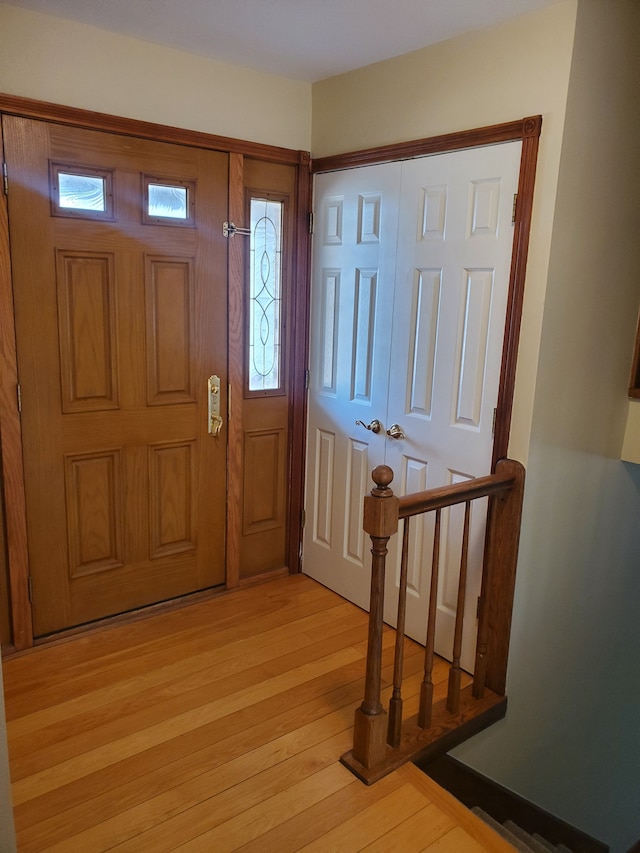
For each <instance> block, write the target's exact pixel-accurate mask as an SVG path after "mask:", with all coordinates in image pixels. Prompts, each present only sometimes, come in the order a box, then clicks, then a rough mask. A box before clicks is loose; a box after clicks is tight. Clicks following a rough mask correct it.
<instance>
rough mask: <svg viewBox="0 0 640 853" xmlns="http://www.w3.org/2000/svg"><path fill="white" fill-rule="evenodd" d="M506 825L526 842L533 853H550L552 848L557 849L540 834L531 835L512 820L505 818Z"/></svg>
mask: <svg viewBox="0 0 640 853" xmlns="http://www.w3.org/2000/svg"><path fill="white" fill-rule="evenodd" d="M504 826H505V828H506V829H508V830H509V832H512V833H513V834H514V835H515V836H516V838H519V839H520V840H521V841H522V842H523V844H526V845H527V846H528V848H529V850H531V853H549V851H550V850H555V847H551V846H550V845H549V844H548V843H547V842H545V841H544V840H543V839H541V838H540V836H538V837H537V838H536V836H535V835H531V834H530V833H529V832H527V831H526V830H525V829H523V828H522V827H521V826H518V824H517V823H514V822H513V821H512V820H505V822H504Z"/></svg>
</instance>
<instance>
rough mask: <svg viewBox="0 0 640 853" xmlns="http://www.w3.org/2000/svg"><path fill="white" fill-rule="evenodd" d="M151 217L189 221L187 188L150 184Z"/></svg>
mask: <svg viewBox="0 0 640 853" xmlns="http://www.w3.org/2000/svg"><path fill="white" fill-rule="evenodd" d="M148 190H149V207H148V211H147V212H148V215H149V216H163V217H167V218H168V219H187V218H188V212H187V203H188V199H187V188H186V187H175V186H165V185H163V184H149V185H148Z"/></svg>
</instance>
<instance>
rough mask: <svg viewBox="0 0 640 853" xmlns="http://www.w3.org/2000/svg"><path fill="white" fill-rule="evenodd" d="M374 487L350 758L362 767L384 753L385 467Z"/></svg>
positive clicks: (393, 506)
mask: <svg viewBox="0 0 640 853" xmlns="http://www.w3.org/2000/svg"><path fill="white" fill-rule="evenodd" d="M372 477H373V480H374V482H375V484H376V488H375V489H372V490H371V494H370V495H367V496H366V497H365V499H364V524H363V527H364V530H365V532H366V533H368V534H369V535H370V536H371V607H370V610H369V642H368V645H367V668H366V676H365V689H364V699H363V700H362V704H361V705H360V707H359V708H358V709H357V710H356V713H355V721H354V730H353V751H352V753H353V757H354V758H355V759H356V761H359V762H360V763H361V764H363V765H364V766H365V767H373V766H374V765H375V764H377V763H379V762H380V761H382V760H383V759H384V757H385V754H386V748H387V747H386V730H387V726H386V717H387V714H386V713H385V711H384V710H383V708H382V704H381V702H380V687H381V681H382V616H383V609H384V575H385V558H386V555H387V542H388V541H389V538H390V537H391V536H392V535H393V534H394V533H396V532H397V530H398V498H396V497H395V495H394V494H393V492H392V491H391V489H390V488H388V486H389V484H390V483H391V481H392V480H393V471H392V470H391V468H389V467H388V466H387V465H379V466H378V467H377V468H375V469H374V470H373V473H372Z"/></svg>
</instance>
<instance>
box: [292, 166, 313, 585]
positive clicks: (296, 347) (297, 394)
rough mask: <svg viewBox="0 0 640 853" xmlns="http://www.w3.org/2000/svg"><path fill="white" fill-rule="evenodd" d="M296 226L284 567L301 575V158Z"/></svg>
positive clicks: (305, 233)
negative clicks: (286, 566) (286, 535)
mask: <svg viewBox="0 0 640 853" xmlns="http://www.w3.org/2000/svg"><path fill="white" fill-rule="evenodd" d="M296 196H297V199H296V205H297V206H296V219H295V221H296V226H295V238H294V239H295V241H296V246H295V256H294V275H293V280H294V285H295V286H294V289H293V294H292V295H293V327H292V328H293V334H292V340H291V347H292V351H291V355H290V359H289V361H290V373H289V386H290V417H289V424H290V427H289V428H290V436H289V438H290V445H289V452H290V454H291V469H290V484H289V510H288V517H289V534H288V539H287V541H288V555H287V565H288V566H289V571H290V572H292V573H294V572H299V571H301V561H300V543H301V542H302V537H303V535H304V530H303V524H302V511H303V507H304V471H305V450H306V428H307V391H306V387H305V376H306V369H307V366H308V364H309V303H310V289H309V284H310V269H311V265H310V264H311V235H310V233H309V215H310V213H311V161H310V159H309V157H301V158H300V164H299V166H298V177H297V191H296Z"/></svg>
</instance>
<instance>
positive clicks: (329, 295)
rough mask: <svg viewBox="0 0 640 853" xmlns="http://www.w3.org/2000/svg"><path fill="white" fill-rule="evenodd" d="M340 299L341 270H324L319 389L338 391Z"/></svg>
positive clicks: (321, 304) (321, 296)
mask: <svg viewBox="0 0 640 853" xmlns="http://www.w3.org/2000/svg"><path fill="white" fill-rule="evenodd" d="M339 301H340V270H335V269H332V270H322V278H321V283H320V300H319V313H320V316H319V318H318V328H319V333H320V340H319V341H318V355H319V358H318V365H317V369H318V374H319V382H318V384H319V391H320V392H321V393H323V394H332V395H335V393H336V379H337V368H338V304H339Z"/></svg>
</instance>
